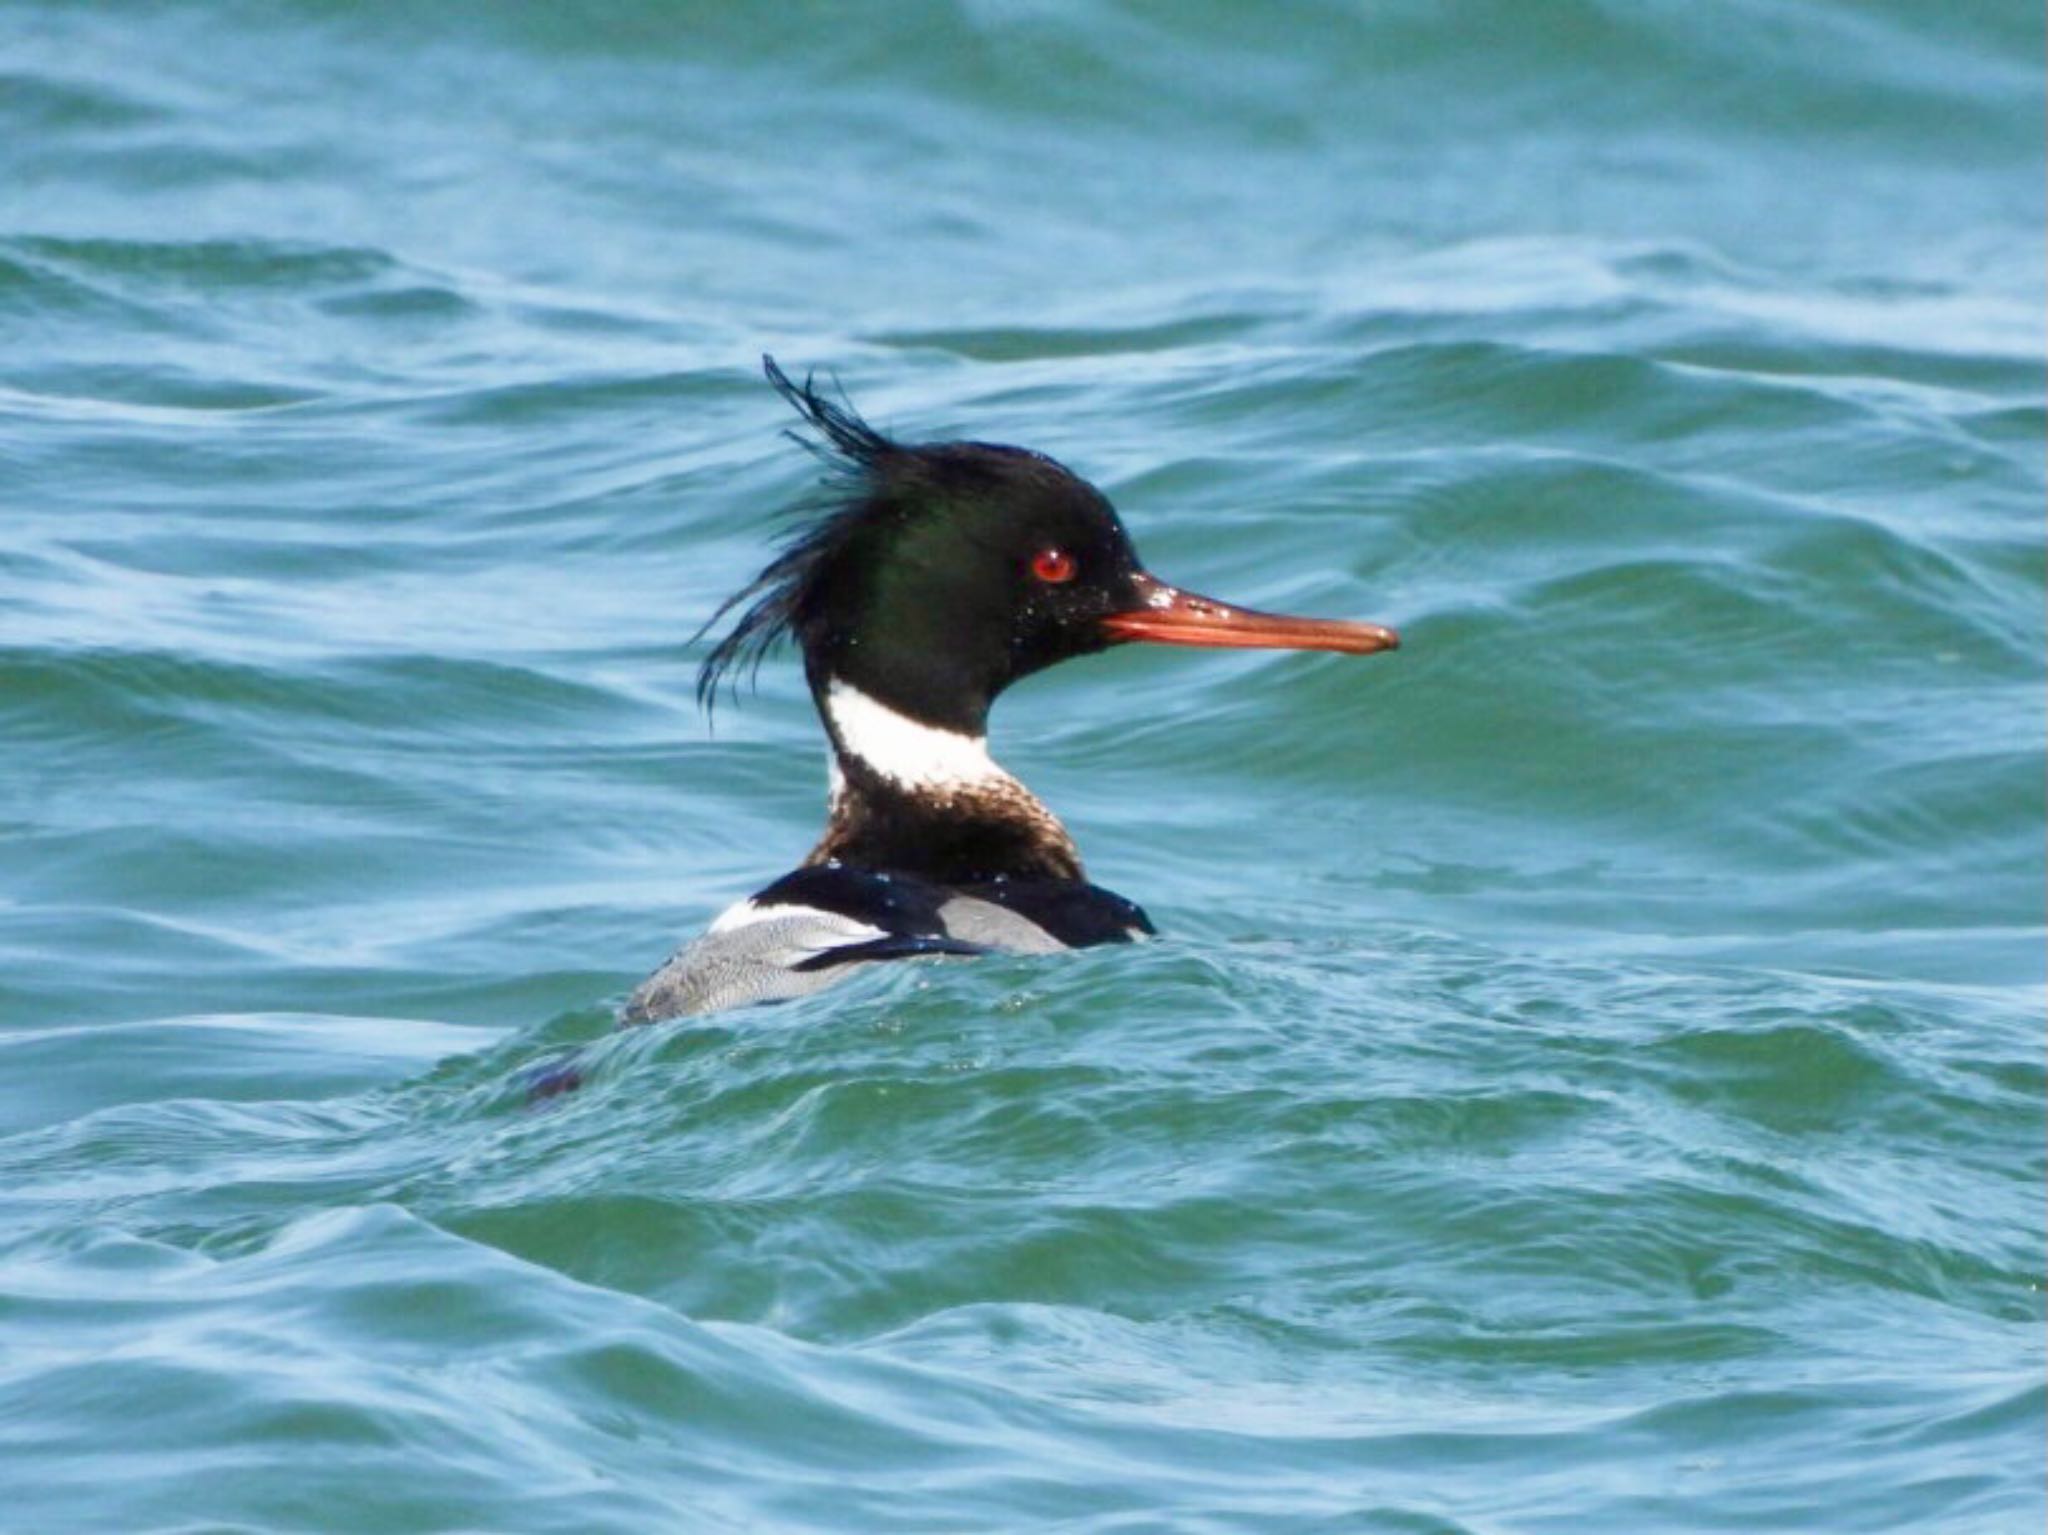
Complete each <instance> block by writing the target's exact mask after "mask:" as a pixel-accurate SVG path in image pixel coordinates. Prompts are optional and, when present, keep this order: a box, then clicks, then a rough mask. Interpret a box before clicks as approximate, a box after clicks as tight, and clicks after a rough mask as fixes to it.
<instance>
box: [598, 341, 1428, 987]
mask: <svg viewBox="0 0 2048 1535" xmlns="http://www.w3.org/2000/svg"><path fill="white" fill-rule="evenodd" d="M762 370H763V373H764V374H765V376H766V378H767V381H768V383H769V385H770V386H771V387H772V388H773V389H774V390H775V391H776V393H778V394H779V395H780V396H781V397H782V398H783V399H784V400H785V401H787V402H788V403H789V404H790V405H791V406H792V407H793V408H794V409H795V410H796V412H797V414H798V416H799V417H800V418H801V420H802V423H803V426H804V428H806V429H807V431H802V432H800V431H795V430H793V431H792V432H791V433H790V434H789V435H790V436H791V437H792V438H793V439H794V440H796V441H797V442H798V443H800V444H801V445H803V446H805V447H806V448H808V449H809V450H810V451H812V452H813V453H814V454H815V455H817V456H818V457H819V458H820V459H822V460H823V461H824V462H825V464H826V465H827V466H828V470H827V476H826V480H825V485H824V493H823V495H822V496H821V497H820V498H819V499H818V501H817V502H816V504H815V505H814V506H813V507H812V508H811V510H810V512H809V515H807V516H805V517H804V518H802V520H800V521H799V522H797V523H796V524H795V525H794V526H793V528H792V529H791V530H790V531H789V532H788V534H787V535H786V537H785V538H784V539H783V541H782V542H781V543H780V545H779V546H778V547H777V549H776V552H775V554H774V557H773V558H772V559H771V560H770V561H769V562H768V564H767V565H766V566H765V567H764V568H763V569H762V570H761V572H760V574H759V575H757V576H756V577H755V578H754V579H753V580H752V581H751V582H749V583H748V584H747V585H746V586H745V587H743V588H742V589H741V590H740V591H738V592H736V593H735V594H733V596H731V597H730V598H728V599H727V600H726V601H725V602H724V603H723V604H722V605H721V606H720V607H719V608H718V609H717V611H716V612H715V613H714V614H713V615H712V617H711V620H710V622H709V623H707V624H706V625H705V627H704V629H703V630H702V631H700V633H699V636H698V637H699V639H702V638H704V637H706V636H709V635H710V634H711V633H712V632H713V631H714V630H717V629H719V628H720V627H721V625H724V624H725V623H726V621H727V620H728V619H730V620H731V622H730V626H729V627H728V628H726V629H725V631H724V632H723V634H722V635H721V636H720V637H719V638H718V639H717V640H716V642H715V643H714V644H713V645H712V647H711V649H710V651H709V653H708V654H707V655H706V657H705V659H704V661H703V664H702V667H701V670H700V671H699V673H698V677H697V697H698V700H699V702H700V703H701V704H702V705H703V706H704V707H705V708H707V709H710V708H712V707H713V706H714V705H715V702H716V699H717V697H718V693H719V689H720V687H721V685H722V684H729V685H731V686H732V687H733V689H734V690H735V691H736V687H737V681H736V679H737V678H738V677H739V675H741V674H742V673H743V672H752V671H758V669H759V667H760V666H761V664H762V663H763V661H764V659H765V657H766V656H767V655H768V654H769V652H770V651H771V650H773V649H774V648H775V647H776V646H777V645H778V644H779V643H782V642H785V641H787V642H790V643H793V645H794V646H795V649H796V651H797V652H798V654H799V655H800V656H801V658H802V661H803V669H804V679H805V681H806V683H807V684H808V685H809V689H810V694H811V699H812V701H813V703H814V704H815V705H816V708H817V712H818V719H819V722H820V724H821V725H822V726H823V728H824V734H825V739H826V742H827V746H828V749H829V790H828V794H827V798H826V816H825V829H824V832H823V834H822V835H821V836H820V837H819V839H818V841H817V843H816V845H815V846H813V847H812V849H811V850H810V852H809V854H808V855H806V856H805V858H804V859H803V861H802V862H801V863H800V864H799V865H798V866H797V867H796V868H795V869H794V870H792V871H790V872H788V873H786V874H783V875H781V876H780V877H778V878H776V879H774V880H772V881H771V882H770V883H768V884H766V885H764V886H763V887H762V888H761V889H759V890H757V891H755V892H754V893H753V894H752V895H749V896H747V897H745V898H744V899H742V900H740V901H738V902H736V903H735V904H733V905H732V906H730V907H729V908H727V909H726V910H725V911H724V912H722V913H721V914H720V915H719V916H718V917H717V918H716V919H715V920H713V921H712V923H711V924H710V926H709V927H708V928H707V929H706V930H705V931H704V932H703V934H702V935H701V936H699V937H697V938H695V939H693V940H692V941H690V942H688V943H687V944H685V945H684V946H683V947H682V948H681V949H679V950H677V951H676V952H675V953H674V954H673V955H671V956H670V958H669V959H668V960H667V961H666V962H665V963H664V964H662V965H661V966H660V968H658V969H657V970H656V971H655V972H654V973H653V974H652V975H650V976H649V977H648V978H647V979H646V980H645V981H644V982H642V983H641V984H640V985H639V986H638V987H637V988H636V989H635V990H634V991H633V992H632V994H631V996H630V997H629V998H628V999H627V1002H626V1004H625V1007H624V1009H623V1012H622V1014H621V1019H622V1022H624V1023H626V1024H629V1025H630V1024H646V1023H654V1022H658V1021H661V1020H664V1019H670V1018H677V1017H687V1016H692V1015H697V1014H702V1013H709V1012H714V1011H721V1010H724V1009H727V1008H732V1007H737V1006H740V1005H743V1004H748V1003H757V1002H769V1001H779V1000H786V999H790V998H794V997H799V996H804V995H807V994H809V993H811V992H815V991H818V990H820V989H821V988H823V987H825V986H828V985H831V984H832V983H834V982H835V981H839V980H842V979H844V978H845V977H847V976H849V975H852V974H854V973H856V972H858V971H860V970H862V969H865V968H867V967H871V966H875V965H887V964H901V963H903V962H906V961H912V960H919V959H926V958H933V957H952V958H969V957H975V956H981V955H988V954H995V953H1010V954H1046V953H1053V952H1057V951H1060V950H1066V949H1080V948H1091V947H1094V946H1097V945H1102V944H1118V943H1130V942H1133V941H1136V940H1140V939H1145V938H1150V937H1153V936H1154V935H1155V934H1156V932H1157V929H1156V928H1155V927H1154V925H1153V923H1152V920H1151V918H1150V917H1148V916H1147V915H1146V914H1145V911H1144V909H1143V908H1142V907H1140V906H1139V905H1138V904H1137V903H1136V902H1134V901H1131V900H1129V899H1127V898H1126V897H1124V896H1121V895H1118V894H1116V893H1115V892H1113V891H1110V890H1106V889H1104V888H1103V887H1102V886H1100V885H1097V884H1094V883H1092V882H1091V881H1090V879H1089V877H1088V873H1087V869H1086V866H1085V865H1084V864H1083V862H1082V859H1081V853H1080V850H1079V848H1078V847H1077V846H1076V845H1075V842H1074V838H1073V836H1072V834H1071V833H1070V832H1069V831H1068V830H1067V828H1066V826H1065V825H1064V824H1063V823H1062V822H1061V820H1060V818H1059V817H1058V816H1057V815H1055V814H1054V813H1053V811H1052V810H1051V808H1050V807H1048V806H1047V805H1046V804H1045V802H1044V801H1043V800H1041V799H1039V798H1038V796H1037V795H1035V794H1033V793H1032V792H1031V790H1029V789H1028V788H1026V787H1025V786H1024V784H1023V783H1022V782H1021V781H1020V780H1018V779H1017V778H1016V777H1015V776H1014V775H1012V774H1011V773H1009V772H1008V771H1007V770H1005V769H1004V768H1003V767H1002V766H1001V765H999V764H998V763H997V762H996V760H995V758H994V757H993V756H992V755H991V754H990V751H989V745H988V719H989V710H990V707H991V706H992V705H993V704H994V702H995V700H996V699H997V698H998V697H999V696H1000V695H1001V694H1002V693H1003V692H1004V690H1005V689H1007V688H1009V687H1010V686H1011V685H1012V684H1014V683H1016V682H1018V681H1021V680H1022V679H1023V678H1026V677H1029V676H1031V675H1033V674H1034V673H1036V672H1040V671H1043V670H1045V669H1046V668H1047V667H1050V666H1056V665H1058V664H1059V663H1061V662H1063V661H1069V660H1073V659H1075V658H1076V657H1080V656H1086V655H1092V654H1094V653H1096V652H1098V651H1102V650H1106V649H1108V648H1110V647H1111V646H1115V645H1124V644H1131V643H1149V644H1164V645H1183V646H1195V647H1213V648H1230V649H1284V650H1311V651H1331V652H1337V653H1341V654H1346V655H1370V654H1374V653H1376V652H1380V651H1388V650H1393V649H1395V648H1396V647H1397V646H1398V645H1399V644H1400V639H1399V636H1398V635H1397V634H1396V633H1395V632H1394V630H1392V629H1390V628H1388V627H1386V626H1385V625H1383V624H1374V623H1360V622H1353V621H1349V620H1340V619H1325V618H1300V617H1292V616H1289V615H1285V614H1276V613H1262V612H1257V611H1255V610H1253V609H1250V608H1244V607H1238V606H1235V605H1233V604H1231V603H1227V602H1221V601H1218V600H1216V599H1214V598H1210V597H1204V596H1199V595H1197V594H1196V593H1193V592H1190V591H1186V590H1184V589H1182V588H1180V587H1177V586H1172V585H1169V584H1168V583H1167V582H1165V581H1162V580H1160V579H1159V578H1158V577H1156V576H1154V575H1152V574H1151V573H1150V572H1148V571H1147V570H1146V569H1145V567H1144V565H1143V564H1142V563H1141V562H1140V560H1139V558H1138V553H1137V549H1136V546H1135V545H1134V544H1133V543H1132V541H1131V537H1130V534H1129V533H1128V532H1127V531H1126V530H1125V528H1124V524H1123V521H1122V519H1121V518H1120V517H1119V516H1118V515H1117V511H1116V508H1115V507H1114V506H1113V505H1111V503H1110V500H1109V498H1108V497H1107V496H1106V495H1104V494H1103V493H1102V491H1101V490H1099V489H1097V488H1096V487H1095V486H1094V485H1092V484H1090V483H1089V482H1088V481H1087V480H1085V479H1083V478H1081V476H1079V475H1077V474H1075V473H1074V472H1073V471H1072V470H1070V469H1068V468H1067V467H1066V466H1065V465H1063V464H1061V463H1059V462H1058V461H1057V460H1055V459H1052V458H1049V457H1047V456H1046V455H1045V454H1043V453H1038V452H1034V451H1032V450H1030V449H1027V448H1019V447H1011V446H1008V445H1005V444H1001V443H994V442H980V441H938V442H903V441H898V440H896V439H894V438H892V437H889V436H886V435H884V434H883V433H882V432H880V431H878V430H876V429H875V428H874V427H873V426H871V425H869V424H868V422H867V421H866V420H864V419H863V418H862V417H861V415H860V414H859V412H858V411H856V410H855V409H854V407H853V405H852V402H851V401H850V400H849V399H847V398H846V397H845V394H844V391H843V390H841V391H840V392H839V398H837V399H835V398H832V397H831V396H829V395H828V394H827V393H826V392H825V391H824V390H822V389H821V388H819V387H818V385H817V384H816V382H815V378H814V376H812V375H806V377H805V379H804V381H803V382H802V383H797V382H796V381H795V380H793V379H792V378H791V377H790V376H789V375H788V374H787V373H785V372H784V371H783V369H782V368H781V367H780V366H778V365H777V363H776V361H775V359H774V358H773V357H772V356H764V357H763V358H762Z"/></svg>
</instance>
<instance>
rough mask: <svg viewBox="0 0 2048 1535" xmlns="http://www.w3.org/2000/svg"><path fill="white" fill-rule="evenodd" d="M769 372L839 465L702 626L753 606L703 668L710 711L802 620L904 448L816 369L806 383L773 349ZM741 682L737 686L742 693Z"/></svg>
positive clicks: (818, 449) (822, 453) (810, 444)
mask: <svg viewBox="0 0 2048 1535" xmlns="http://www.w3.org/2000/svg"><path fill="white" fill-rule="evenodd" d="M761 371H762V372H763V373H765V374H766V375H767V377H768V382H769V383H770V384H772V385H773V386H774V388H775V392H776V393H777V394H779V395H781V396H782V397H783V398H784V399H785V400H787V401H789V403H790V404H791V405H793V406H795V407H796V409H797V413H798V414H799V415H801V416H802V417H803V418H804V420H805V421H807V422H809V423H810V425H811V426H813V427H815V428H816V429H817V431H818V433H819V437H818V438H817V439H813V438H811V437H807V436H804V435H803V434H802V433H800V432H795V431H792V432H791V433H790V434H789V435H790V437H791V438H792V439H793V440H794V441H796V442H797V443H799V444H801V445H802V446H803V447H805V448H806V449H808V450H809V451H811V452H812V453H815V454H816V455H817V456H818V457H819V458H821V459H823V460H824V461H825V462H826V464H828V465H829V466H830V467H831V469H832V471H833V472H832V474H831V476H830V477H829V478H828V479H827V481H826V492H825V496H824V499H823V502H822V504H821V505H820V506H819V507H818V508H817V509H816V510H815V512H814V514H813V515H811V516H810V517H808V518H807V519H806V520H805V521H803V522H802V523H800V524H799V525H798V526H797V527H795V528H794V529H792V530H791V532H790V533H789V534H788V536H787V537H785V538H784V539H783V541H782V544H781V546H780V547H779V549H778V550H777V553H776V556H775V558H774V559H772V560H770V561H769V562H768V564H767V565H766V566H765V567H764V568H763V569H762V571H761V573H760V574H759V575H757V576H755V577H754V579H753V580H752V581H750V582H748V583H747V585H746V586H744V587H742V588H741V589H740V590H739V591H737V592H734V593H733V594H732V596H730V597H728V598H726V600H725V601H724V602H722V603H720V604H719V606H718V611H717V612H715V613H713V614H712V615H711V618H710V620H709V621H708V622H707V623H706V624H705V625H704V627H703V628H702V629H699V630H698V631H697V633H696V636H695V638H697V639H702V638H703V637H704V636H705V635H707V634H709V633H710V632H711V631H712V630H713V629H715V628H717V627H718V625H719V624H720V623H721V622H722V621H723V620H724V618H725V616H726V614H728V613H730V612H732V611H733V609H735V608H738V607H741V606H742V604H745V605H746V606H745V609H744V611H742V612H741V614H740V616H739V619H738V621H737V622H735V623H734V624H733V626H732V628H731V630H730V631H728V632H727V634H726V635H725V637H724V638H723V639H721V640H720V641H719V642H718V643H717V644H716V645H714V646H712V648H711V654H710V655H708V656H706V657H705V658H704V665H703V667H702V669H701V670H699V671H698V673H697V702H698V703H699V704H700V705H701V706H702V707H703V708H704V709H705V710H706V711H707V712H708V711H710V710H711V708H712V706H713V704H714V702H715V701H716V698H717V695H718V685H719V683H720V682H721V681H724V680H725V679H726V677H727V675H728V674H729V673H733V672H735V671H737V670H740V669H744V670H746V671H747V672H748V674H749V675H752V673H753V672H756V671H758V670H759V669H760V666H761V662H762V660H763V659H764V658H765V657H766V656H767V654H768V652H769V650H770V649H772V648H773V647H774V645H775V642H776V641H777V640H779V639H782V638H784V637H785V636H786V635H788V634H789V633H790V632H791V629H792V627H793V626H794V624H795V623H796V621H797V618H798V614H799V609H800V608H801V606H802V603H803V597H804V593H805V591H806V589H807V588H808V586H809V585H810V581H811V577H812V575H813V574H814V573H815V572H816V571H817V570H818V569H820V568H821V567H822V566H824V565H826V564H828V563H829V562H830V561H831V559H832V557H833V555H835V554H836V553H837V552H838V551H839V550H840V548H841V547H842V546H843V545H844V543H845V541H846V539H847V537H848V536H849V535H850V534H852V532H853V531H854V529H855V528H856V527H857V526H858V524H859V522H860V519H861V513H862V511H863V505H864V501H865V496H866V493H867V491H868V490H869V488H870V487H871V485H872V483H873V479H874V476H875V475H876V474H877V473H878V472H879V471H880V469H881V468H882V465H883V464H884V462H885V461H886V460H887V459H889V458H891V457H892V456H894V455H896V454H898V453H901V452H902V451H903V450H902V449H901V448H899V447H898V446H897V445H896V444H895V443H893V442H891V441H890V440H889V439H888V438H887V437H884V436H883V435H882V434H881V433H880V432H878V431H876V430H875V429H874V428H873V427H871V426H869V425H868V424H867V422H865V421H863V420H862V419H861V418H860V413H859V412H858V411H856V410H855V409H854V408H853V404H852V402H851V401H849V400H847V398H846V395H845V391H844V390H842V391H840V397H839V399H837V400H832V399H828V398H827V397H826V396H825V395H824V394H822V393H821V392H820V391H819V389H818V387H817V385H816V383H815V382H814V381H813V377H812V375H810V374H808V373H806V374H805V375H804V381H803V382H802V383H801V384H799V383H797V382H796V381H795V380H794V379H792V378H791V377H790V376H789V375H788V374H787V373H784V372H783V371H782V369H781V368H780V367H779V366H778V365H777V364H776V361H775V359H774V358H773V357H770V356H768V355H766V354H765V353H764V354H763V355H762V358H761ZM738 686H739V685H738V682H737V681H736V680H735V681H734V684H733V689H734V694H735V696H737V694H738Z"/></svg>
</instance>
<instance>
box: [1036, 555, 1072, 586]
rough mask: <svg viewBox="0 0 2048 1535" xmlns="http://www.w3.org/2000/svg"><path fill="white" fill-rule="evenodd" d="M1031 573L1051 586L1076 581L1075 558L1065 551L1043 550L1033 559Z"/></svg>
mask: <svg viewBox="0 0 2048 1535" xmlns="http://www.w3.org/2000/svg"><path fill="white" fill-rule="evenodd" d="M1031 573H1032V574H1033V575H1034V576H1036V577H1038V579H1039V580H1041V581H1043V582H1045V583H1046V584H1047V585H1049V586H1057V585H1059V584H1060V582H1062V581H1071V580H1073V579H1074V557H1073V556H1072V555H1071V554H1069V553H1067V551H1066V550H1064V549H1041V550H1039V551H1038V553H1037V554H1035V555H1033V556H1032V559H1031Z"/></svg>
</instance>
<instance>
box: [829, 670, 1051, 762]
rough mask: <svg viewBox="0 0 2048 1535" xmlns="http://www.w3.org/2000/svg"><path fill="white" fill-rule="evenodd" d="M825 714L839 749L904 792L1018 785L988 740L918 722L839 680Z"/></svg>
mask: <svg viewBox="0 0 2048 1535" xmlns="http://www.w3.org/2000/svg"><path fill="white" fill-rule="evenodd" d="M825 714H826V716H827V718H828V719H829V721H830V723H831V726H832V733H833V735H834V736H836V737H837V738H838V741H839V745H840V749H841V750H843V751H844V752H845V753H846V754H847V755H848V756H849V757H858V758H859V759H860V760H861V761H862V762H864V763H865V764H867V766H869V767H870V768H872V769H874V771H875V772H877V773H879V774H881V776H882V777H884V778H889V779H893V780H894V781H895V782H897V783H899V784H901V785H903V786H904V787H905V788H906V789H950V788H962V787H965V786H967V785H969V784H993V783H1014V782H1015V781H1016V780H1014V779H1012V778H1011V777H1010V775H1009V774H1008V773H1005V772H1004V771H1003V770H1002V769H1001V768H999V767H997V766H996V764H995V759H994V758H993V757H991V756H989V754H988V738H987V737H986V736H970V735H962V734H961V733H960V732H959V731H957V730H941V729H939V727H938V726H936V725H922V724H919V723H918V722H917V721H916V720H914V719H912V718H910V717H909V716H908V715H906V714H898V713H897V712H896V711H895V710H894V709H892V708H890V707H889V706H888V705H887V704H883V703H877V702H876V701H875V700H874V699H872V698H870V697H868V695H867V694H865V693H863V692H862V691H861V690H860V689H859V688H856V687H853V686H850V685H849V684H847V683H844V682H841V681H839V680H838V679H837V678H834V679H833V680H832V682H831V684H830V685H829V686H828V687H827V688H826V689H825ZM837 766H838V765H837V764H836V763H835V764H834V769H835V771H836V769H837Z"/></svg>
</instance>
